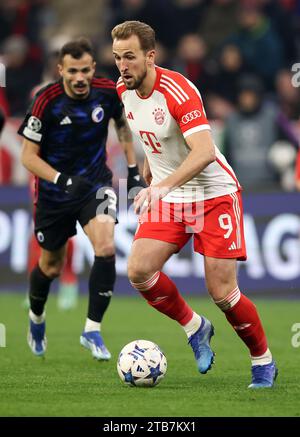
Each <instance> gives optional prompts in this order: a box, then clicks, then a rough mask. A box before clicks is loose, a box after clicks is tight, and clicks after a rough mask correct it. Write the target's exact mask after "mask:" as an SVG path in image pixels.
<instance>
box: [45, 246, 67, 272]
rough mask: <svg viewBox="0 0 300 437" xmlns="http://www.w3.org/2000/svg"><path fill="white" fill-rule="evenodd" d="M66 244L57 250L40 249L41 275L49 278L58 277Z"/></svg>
mask: <svg viewBox="0 0 300 437" xmlns="http://www.w3.org/2000/svg"><path fill="white" fill-rule="evenodd" d="M66 248H67V244H64V245H63V246H62V247H61V248H59V249H57V250H53V251H50V250H47V249H43V248H42V249H41V256H40V259H39V266H40V268H41V270H42V271H43V273H45V275H46V276H49V277H51V278H52V277H56V276H59V274H60V273H61V270H62V268H63V265H64V260H65V255H66Z"/></svg>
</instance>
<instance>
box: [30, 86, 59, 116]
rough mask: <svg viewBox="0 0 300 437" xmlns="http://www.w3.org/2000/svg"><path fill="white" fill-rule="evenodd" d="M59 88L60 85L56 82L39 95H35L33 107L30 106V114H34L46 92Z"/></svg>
mask: <svg viewBox="0 0 300 437" xmlns="http://www.w3.org/2000/svg"><path fill="white" fill-rule="evenodd" d="M59 88H60V85H59V84H58V83H57V84H55V85H53V86H51V87H49V88H47V89H45V91H43V92H42V93H41V94H40V95H39V96H37V98H36V101H35V102H34V105H33V108H32V114H33V115H35V113H37V112H38V108H39V107H40V105H41V103H42V101H43V100H44V98H46V96H47V95H48V94H50V93H51V92H52V91H54V90H58V89H59Z"/></svg>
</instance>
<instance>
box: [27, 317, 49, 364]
mask: <svg viewBox="0 0 300 437" xmlns="http://www.w3.org/2000/svg"><path fill="white" fill-rule="evenodd" d="M45 333H46V322H45V321H44V322H42V323H34V322H33V321H32V320H30V325H29V332H28V336H27V341H28V345H29V347H30V349H31V351H32V353H34V355H37V356H43V355H44V354H45V352H46V348H47V339H46V335H45Z"/></svg>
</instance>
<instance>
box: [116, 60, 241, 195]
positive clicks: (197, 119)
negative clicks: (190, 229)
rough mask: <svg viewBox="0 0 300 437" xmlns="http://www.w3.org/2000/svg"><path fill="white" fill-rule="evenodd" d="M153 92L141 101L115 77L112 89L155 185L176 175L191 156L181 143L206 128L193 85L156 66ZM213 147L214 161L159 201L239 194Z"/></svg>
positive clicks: (200, 102)
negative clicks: (116, 95) (122, 106)
mask: <svg viewBox="0 0 300 437" xmlns="http://www.w3.org/2000/svg"><path fill="white" fill-rule="evenodd" d="M155 69H156V73H157V75H156V81H155V84H154V87H153V90H152V92H151V93H150V94H149V95H148V96H147V97H145V98H143V97H141V96H140V95H139V94H138V93H137V91H136V90H128V89H127V88H126V86H125V84H124V82H123V80H122V78H121V77H120V78H119V80H118V83H117V91H118V94H119V96H120V99H121V100H122V102H123V104H124V108H125V114H126V117H127V121H128V124H129V126H130V129H131V131H132V133H133V135H134V136H135V137H137V138H138V139H139V141H140V142H141V143H142V145H143V148H144V151H145V154H146V156H147V159H148V162H149V166H150V170H151V173H152V177H153V180H152V185H155V184H157V183H159V182H160V181H162V180H163V179H165V178H167V177H168V176H170V175H171V174H172V173H174V172H175V171H176V169H177V168H178V167H179V166H180V164H181V163H182V162H183V161H184V160H185V158H186V157H187V156H188V154H189V153H190V149H189V147H188V145H187V143H186V141H185V139H186V138H187V137H188V136H189V135H192V134H193V133H195V132H199V131H202V130H206V129H209V130H210V126H209V124H208V121H207V118H206V114H205V111H204V108H203V103H202V99H201V96H200V93H199V91H198V89H197V88H196V87H195V85H194V84H193V83H192V82H190V81H189V80H188V79H186V78H185V77H184V76H182V75H181V74H179V73H177V72H175V71H171V70H167V69H164V68H160V67H155ZM215 149H216V161H214V162H213V163H211V164H209V165H208V166H207V167H206V168H205V169H204V170H203V171H202V172H201V173H199V174H198V175H196V176H195V177H194V178H192V179H191V180H190V181H188V182H187V183H186V184H184V185H182V186H181V187H179V188H176V189H175V190H173V191H172V192H170V193H169V194H168V195H167V196H165V197H164V198H163V200H164V201H166V202H176V203H177V202H194V201H200V200H202V199H211V198H214V197H218V196H223V195H225V194H230V193H234V192H235V191H237V190H239V189H240V188H241V187H240V184H239V182H238V180H237V178H236V176H235V174H234V171H233V170H232V168H231V167H230V165H229V164H228V162H227V161H226V158H225V157H224V156H223V155H222V153H221V152H220V151H219V149H218V148H217V146H215Z"/></svg>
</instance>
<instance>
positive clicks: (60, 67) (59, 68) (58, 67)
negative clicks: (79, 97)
mask: <svg viewBox="0 0 300 437" xmlns="http://www.w3.org/2000/svg"><path fill="white" fill-rule="evenodd" d="M57 70H58V74H59V75H60V77H62V75H63V66H62V65H61V64H57Z"/></svg>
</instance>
